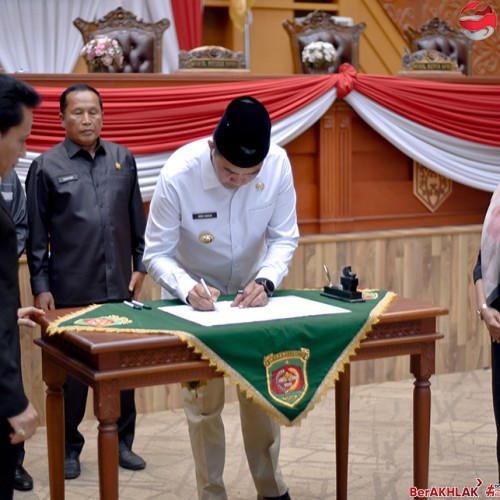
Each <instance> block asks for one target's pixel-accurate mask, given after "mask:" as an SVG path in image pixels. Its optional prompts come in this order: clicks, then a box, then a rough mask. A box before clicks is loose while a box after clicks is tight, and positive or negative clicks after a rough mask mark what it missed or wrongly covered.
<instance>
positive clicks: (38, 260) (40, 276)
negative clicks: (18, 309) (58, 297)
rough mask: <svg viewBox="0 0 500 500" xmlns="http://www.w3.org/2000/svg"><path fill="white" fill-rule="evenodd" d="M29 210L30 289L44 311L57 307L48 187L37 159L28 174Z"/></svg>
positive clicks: (27, 251)
mask: <svg viewBox="0 0 500 500" xmlns="http://www.w3.org/2000/svg"><path fill="white" fill-rule="evenodd" d="M26 197H27V209H28V228H29V231H28V239H27V245H26V256H27V258H28V267H29V270H30V276H31V290H32V293H33V295H34V296H35V306H36V307H40V308H42V309H44V310H48V309H53V308H54V299H53V297H52V294H51V293H50V284H49V228H48V216H47V207H48V198H49V187H48V184H47V181H46V179H45V176H44V175H43V171H42V170H41V168H40V166H39V162H38V160H37V159H36V160H34V161H33V162H32V164H31V166H30V169H29V171H28V176H27V177H26Z"/></svg>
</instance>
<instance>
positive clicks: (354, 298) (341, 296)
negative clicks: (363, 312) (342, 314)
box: [321, 286, 365, 302]
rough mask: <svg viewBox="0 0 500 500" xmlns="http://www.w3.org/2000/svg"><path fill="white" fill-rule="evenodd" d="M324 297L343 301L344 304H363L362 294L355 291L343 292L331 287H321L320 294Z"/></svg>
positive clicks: (340, 289)
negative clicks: (321, 291)
mask: <svg viewBox="0 0 500 500" xmlns="http://www.w3.org/2000/svg"><path fill="white" fill-rule="evenodd" d="M321 295H323V296H325V297H330V298H331V299H338V300H343V301H344V302H364V301H365V299H363V294H362V293H361V292H358V291H357V290H354V291H352V290H344V289H342V288H336V287H333V286H325V287H323V293H322V294H321Z"/></svg>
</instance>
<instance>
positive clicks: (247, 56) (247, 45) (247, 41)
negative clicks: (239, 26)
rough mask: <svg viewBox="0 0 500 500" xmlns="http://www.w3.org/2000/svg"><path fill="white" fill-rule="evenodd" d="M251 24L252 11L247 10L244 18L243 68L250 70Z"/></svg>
mask: <svg viewBox="0 0 500 500" xmlns="http://www.w3.org/2000/svg"><path fill="white" fill-rule="evenodd" d="M251 23H252V11H251V10H250V9H247V13H246V16H245V67H246V69H250V24H251Z"/></svg>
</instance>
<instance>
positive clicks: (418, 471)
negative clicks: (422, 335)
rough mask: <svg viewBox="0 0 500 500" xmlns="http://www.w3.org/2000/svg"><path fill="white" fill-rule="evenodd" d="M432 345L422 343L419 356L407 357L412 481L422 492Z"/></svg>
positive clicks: (426, 463) (426, 473)
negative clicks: (410, 389)
mask: <svg viewBox="0 0 500 500" xmlns="http://www.w3.org/2000/svg"><path fill="white" fill-rule="evenodd" d="M434 366H435V343H434V342H433V343H432V344H424V346H423V347H422V352H421V353H420V354H413V355H412V356H411V361H410V368H411V372H412V373H413V375H414V376H415V383H414V389H413V481H414V486H416V487H417V488H419V489H426V488H428V485H429V447H430V437H431V382H430V377H431V375H432V374H433V373H434V370H435V368H434Z"/></svg>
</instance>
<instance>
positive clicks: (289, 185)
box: [144, 139, 299, 301]
mask: <svg viewBox="0 0 500 500" xmlns="http://www.w3.org/2000/svg"><path fill="white" fill-rule="evenodd" d="M295 205H296V196H295V189H294V185H293V177H292V171H291V166H290V162H289V160H288V157H287V155H286V152H285V150H284V149H283V148H281V147H279V146H277V145H274V144H272V145H271V148H270V150H269V153H268V155H267V157H266V158H265V160H264V163H263V165H262V169H261V170H260V172H259V174H258V175H257V176H256V177H255V178H254V179H253V180H252V181H251V182H249V183H248V184H245V185H243V186H241V187H239V188H237V189H228V188H225V187H224V186H223V185H222V184H221V183H220V182H219V180H218V179H217V176H216V174H215V170H214V167H213V165H212V162H211V159H210V148H209V146H208V140H207V139H201V140H199V141H195V142H193V143H190V144H187V145H186V146H183V147H182V148H180V149H179V150H177V151H176V152H175V153H174V154H173V155H172V156H171V157H170V158H169V160H168V161H167V163H166V164H165V166H164V167H163V169H162V171H161V174H160V177H159V179H158V183H157V185H156V188H155V192H154V195H153V199H152V201H151V205H150V210H149V217H148V223H147V227H146V248H145V252H144V263H145V265H146V267H147V269H148V273H149V274H150V275H151V276H152V278H153V279H154V280H155V281H157V282H159V283H160V284H161V285H162V287H163V288H164V289H166V290H167V291H168V292H170V294H172V295H173V296H175V297H178V298H179V299H181V300H183V301H185V300H186V297H187V295H188V293H189V291H190V290H191V289H192V288H193V287H194V286H195V285H196V283H197V282H199V280H200V279H201V278H204V279H205V281H206V282H207V283H208V284H209V285H211V286H213V287H215V288H217V289H218V290H220V291H221V293H223V294H233V293H236V291H237V290H238V289H242V288H244V287H245V286H246V285H247V284H248V283H249V282H250V281H251V280H253V279H255V278H256V277H263V278H267V279H270V280H271V281H272V282H273V283H274V284H275V286H276V287H278V286H279V285H280V283H281V281H282V280H283V278H284V277H285V276H286V274H287V273H288V264H289V263H290V261H291V259H292V257H293V254H294V251H295V249H296V248H297V243H298V238H299V230H298V226H297V215H296V209H295ZM203 241H205V242H203Z"/></svg>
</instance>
